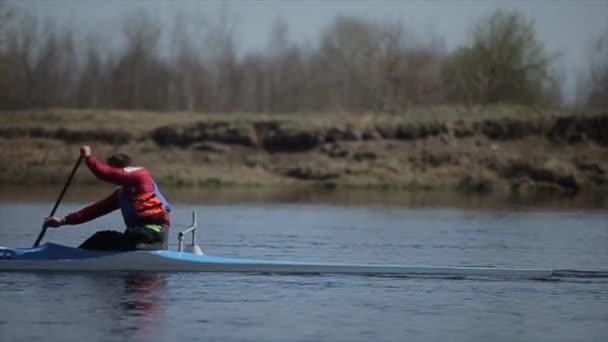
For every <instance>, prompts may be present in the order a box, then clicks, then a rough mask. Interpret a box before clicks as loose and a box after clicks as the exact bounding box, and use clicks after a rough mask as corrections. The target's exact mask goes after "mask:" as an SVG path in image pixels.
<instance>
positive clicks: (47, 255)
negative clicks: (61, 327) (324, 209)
mask: <svg viewBox="0 0 608 342" xmlns="http://www.w3.org/2000/svg"><path fill="white" fill-rule="evenodd" d="M196 229H197V226H196V215H193V223H192V226H191V227H189V228H188V229H186V230H185V231H183V232H180V233H179V235H178V239H179V247H178V250H177V251H170V250H138V251H130V252H108V251H92V250H84V249H79V248H74V247H69V246H64V245H60V244H55V243H46V244H44V245H41V246H38V247H33V248H2V247H0V271H14V272H15V271H16V272H45V271H48V272H55V271H74V272H92V271H143V272H148V271H150V272H239V273H262V274H357V275H379V276H405V277H408V276H411V277H465V278H466V277H491V278H519V279H550V278H556V277H557V278H560V277H597V276H600V277H605V276H607V272H582V271H569V270H551V269H526V268H498V267H472V266H471V267H469V266H422V265H399V264H355V263H316V262H301V261H270V260H258V259H247V258H226V257H218V256H210V255H204V254H203V253H202V251H201V250H200V247H198V245H196V244H195V241H196ZM189 232H191V233H192V244H191V245H189V246H187V248H186V250H183V248H182V246H183V238H184V234H186V233H189Z"/></svg>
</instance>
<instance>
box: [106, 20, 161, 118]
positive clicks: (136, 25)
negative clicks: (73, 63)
mask: <svg viewBox="0 0 608 342" xmlns="http://www.w3.org/2000/svg"><path fill="white" fill-rule="evenodd" d="M123 33H124V35H125V39H126V49H125V52H124V53H123V54H121V55H120V56H119V57H118V59H117V61H116V65H115V66H114V70H113V74H112V87H113V90H112V94H113V100H114V106H115V107H119V108H133V109H155V110H161V109H166V103H167V96H168V93H169V92H168V90H167V87H168V84H169V82H168V79H169V73H168V70H167V66H166V65H165V63H163V61H162V60H161V59H160V58H159V56H158V51H157V50H158V44H159V40H160V37H161V33H162V30H161V28H160V27H159V26H158V25H157V24H156V22H155V20H154V19H153V18H151V17H150V15H149V14H148V13H147V12H145V11H140V12H135V13H132V14H130V15H128V16H127V17H126V19H125V22H124V29H123Z"/></svg>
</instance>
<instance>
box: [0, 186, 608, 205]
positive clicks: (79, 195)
mask: <svg viewBox="0 0 608 342" xmlns="http://www.w3.org/2000/svg"><path fill="white" fill-rule="evenodd" d="M60 188H61V186H60V185H57V186H54V187H26V186H12V185H0V202H16V201H27V202H32V201H45V202H53V201H54V200H55V199H56V197H57V195H58V193H59V191H60V190H61V189H60ZM113 189H114V188H113V187H112V186H106V185H100V186H79V185H75V186H72V188H71V189H69V191H68V192H67V194H66V196H65V199H64V201H65V202H90V201H95V200H97V199H99V198H101V197H102V196H105V195H107V194H109V193H110V192H111V191H112V190H113ZM163 192H164V193H165V194H166V197H168V198H169V200H170V201H172V202H176V203H200V204H231V203H246V202H255V203H322V204H339V205H370V204H373V205H396V206H405V207H425V206H435V207H457V208H501V207H509V208H526V207H545V208H553V209H559V208H563V209H570V208H591V209H593V208H608V194H606V193H601V192H596V193H582V194H578V195H576V196H565V195H560V194H557V193H539V194H534V195H505V194H489V195H466V194H461V193H455V192H441V191H393V190H359V189H358V190H327V189H319V188H311V187H307V188H302V187H291V188H287V187H282V188H278V187H277V188H274V187H264V188H221V189H210V188H171V187H165V188H164V189H163Z"/></svg>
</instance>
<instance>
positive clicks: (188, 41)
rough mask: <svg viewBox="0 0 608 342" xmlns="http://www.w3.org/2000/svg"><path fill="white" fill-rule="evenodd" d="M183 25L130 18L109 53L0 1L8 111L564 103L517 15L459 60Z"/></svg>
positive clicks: (589, 96) (488, 20)
mask: <svg viewBox="0 0 608 342" xmlns="http://www.w3.org/2000/svg"><path fill="white" fill-rule="evenodd" d="M28 18H29V19H28ZM185 18H186V17H181V18H177V19H176V20H175V21H174V23H173V25H172V27H171V28H169V29H167V28H166V27H162V26H161V25H160V24H159V23H158V22H157V21H156V20H154V19H153V18H152V17H151V16H150V15H149V14H147V13H146V12H137V13H131V14H128V15H127V16H126V17H125V20H124V24H123V30H122V32H123V38H121V39H124V44H120V45H121V47H119V48H116V47H115V46H112V45H116V44H112V43H110V44H103V43H104V42H107V41H108V39H111V38H112V37H108V36H106V37H103V35H101V38H100V37H97V38H91V37H82V36H79V35H78V34H77V33H75V32H73V31H72V30H69V29H65V28H59V27H57V26H56V25H55V24H54V23H51V22H47V23H44V24H42V25H40V23H39V22H38V21H37V20H35V19H33V18H32V17H28V15H27V13H18V12H17V11H15V10H14V9H11V8H9V7H8V6H7V5H6V3H3V2H0V109H2V110H8V109H27V108H48V107H78V108H108V109H110V108H114V109H144V110H154V111H203V112H236V111H238V112H284V113H287V112H305V111H316V112H318V111H321V112H324V111H348V112H351V111H381V112H399V111H403V110H407V108H408V107H410V106H420V105H429V104H451V103H457V104H493V103H516V104H534V105H560V104H561V96H560V89H561V87H560V80H559V79H558V77H557V76H556V75H558V73H557V71H556V70H555V60H556V58H557V55H555V54H552V53H550V52H548V51H546V50H545V48H544V46H543V44H542V42H541V41H539V39H538V37H537V35H536V33H535V31H534V26H533V23H532V21H531V20H529V19H527V18H526V17H525V16H524V15H523V14H522V13H520V12H517V11H514V12H511V11H503V10H498V11H496V12H494V13H491V14H490V15H488V16H487V17H485V18H482V19H481V20H480V21H479V22H478V23H477V25H476V26H475V27H474V28H473V30H472V31H471V34H470V37H469V39H468V40H467V42H466V43H465V44H464V45H463V46H461V47H460V48H458V49H456V50H455V51H453V52H447V51H446V50H445V48H444V47H443V44H442V42H441V39H439V38H437V37H435V36H430V37H428V38H427V39H426V40H424V39H420V38H418V37H414V36H413V35H412V34H411V32H409V31H408V30H407V29H406V28H405V27H404V25H403V24H402V23H401V22H389V21H373V20H369V19H364V18H360V17H347V16H338V17H336V18H335V19H334V21H333V22H332V23H331V24H330V25H329V26H328V27H326V28H325V30H323V31H322V33H321V36H320V37H319V39H318V41H317V42H315V43H308V44H295V43H293V42H291V41H290V40H289V39H288V25H287V23H285V22H284V21H281V20H277V22H276V23H275V25H274V28H273V30H272V31H271V33H270V39H269V46H268V48H267V49H265V50H263V51H261V52H248V53H238V52H237V51H238V49H237V43H236V39H235V38H234V23H233V22H231V20H230V17H229V16H228V15H226V13H225V11H224V12H222V13H220V15H219V16H217V18H219V19H217V20H216V21H215V22H214V23H213V24H210V23H208V22H203V21H201V22H200V23H196V22H189V20H190V21H196V20H193V19H189V20H186V19H185ZM99 31H100V34H108V33H107V30H106V28H100V30H99ZM104 38H105V40H104ZM590 46H591V47H592V51H591V50H590V51H591V52H590V54H591V56H590V60H592V62H591V63H590V68H589V70H587V71H586V75H585V78H584V79H585V80H586V81H585V82H584V84H582V85H581V87H582V88H581V89H582V90H583V92H582V94H583V96H582V101H581V104H582V105H584V106H588V107H602V106H603V107H605V106H606V105H607V101H608V32H607V34H605V35H604V36H602V37H599V39H598V40H597V41H594V42H591V40H590ZM593 61H594V62H593Z"/></svg>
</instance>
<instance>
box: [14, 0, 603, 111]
mask: <svg viewBox="0 0 608 342" xmlns="http://www.w3.org/2000/svg"><path fill="white" fill-rule="evenodd" d="M9 3H12V4H14V5H17V6H19V7H22V8H24V9H26V10H27V11H28V12H30V13H33V14H35V15H37V16H40V17H50V18H53V19H54V20H55V21H56V22H58V23H61V24H62V23H65V24H66V25H67V26H68V27H74V28H75V29H76V30H78V31H80V32H97V33H101V34H102V35H105V34H120V32H121V31H120V28H121V26H122V21H123V17H124V14H126V13H129V12H130V11H135V10H137V9H140V8H144V9H145V10H146V11H147V12H148V13H150V14H151V15H152V16H153V17H154V18H157V19H158V20H159V22H161V23H163V24H165V25H169V24H170V23H171V22H172V20H173V19H174V18H175V15H176V13H179V12H181V13H186V14H188V15H194V16H196V15H198V14H199V13H200V15H207V16H209V15H211V16H213V15H217V13H219V8H221V7H222V6H225V7H226V8H227V9H228V10H229V12H230V13H231V14H232V15H233V19H234V20H235V22H236V37H237V43H238V46H239V47H240V48H241V49H242V51H253V50H260V49H263V48H264V47H266V46H267V45H268V37H269V32H270V30H271V28H272V27H273V25H274V23H275V22H276V20H277V18H279V17H280V18H282V19H283V20H284V21H285V22H286V23H287V24H288V28H289V38H290V40H291V41H294V42H302V43H303V42H307V41H308V42H310V43H312V44H314V43H315V42H316V41H317V40H318V38H319V37H320V33H321V32H322V30H323V29H324V28H326V27H327V26H328V25H329V24H330V23H331V21H332V20H333V19H334V18H335V17H336V16H338V15H352V16H361V17H365V18H368V17H369V18H372V19H375V20H401V21H402V22H403V23H404V24H405V26H406V27H407V29H408V30H409V31H411V32H413V33H414V34H416V35H417V36H420V37H422V38H424V37H425V36H426V35H428V34H429V33H431V34H436V35H438V36H439V37H441V38H443V40H444V41H445V46H446V48H447V49H448V51H452V50H453V49H455V48H457V47H458V46H460V45H462V44H464V43H466V39H467V37H468V34H469V33H470V31H471V29H472V27H473V26H474V24H475V23H476V22H477V21H478V20H479V19H480V18H482V17H483V16H486V15H488V14H490V13H491V12H492V11H494V10H496V9H498V8H503V9H517V10H519V11H521V12H522V13H524V14H525V15H526V16H527V17H528V18H530V19H532V20H534V23H535V28H536V32H537V34H538V37H539V38H540V40H541V41H542V42H543V43H544V44H545V47H546V48H547V50H548V52H550V53H555V54H558V55H559V56H560V57H559V59H558V61H557V64H556V65H557V67H558V70H559V72H560V74H561V75H560V76H561V77H562V79H563V81H564V84H565V86H564V88H565V89H564V94H565V96H566V100H568V101H571V100H572V99H573V98H574V92H575V91H574V89H575V88H576V84H577V82H578V77H579V75H580V72H581V71H582V70H584V69H585V68H586V67H587V66H588V58H589V55H588V50H589V45H590V43H591V41H592V39H594V38H595V37H597V36H598V35H599V34H600V33H602V32H605V31H606V30H608V0H594V1H592V0H578V1H577V0H527V1H525V0H512V1H494V0H485V1H484V0H476V1H469V0H449V1H448V0H428V1H422V0H416V1H415V0H393V1H383V0H378V1H372V0H358V1H353V0H350V1H349V0H340V1H337V0H335V1H332V0H326V1H320V0H283V1H280V0H274V1H262V0H258V1H254V0H249V1H244V0H240V1H237V0H232V1H211V0H208V1H202V0H188V1H186V0H181V1H180V0H164V1H163V0H23V1H9Z"/></svg>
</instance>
